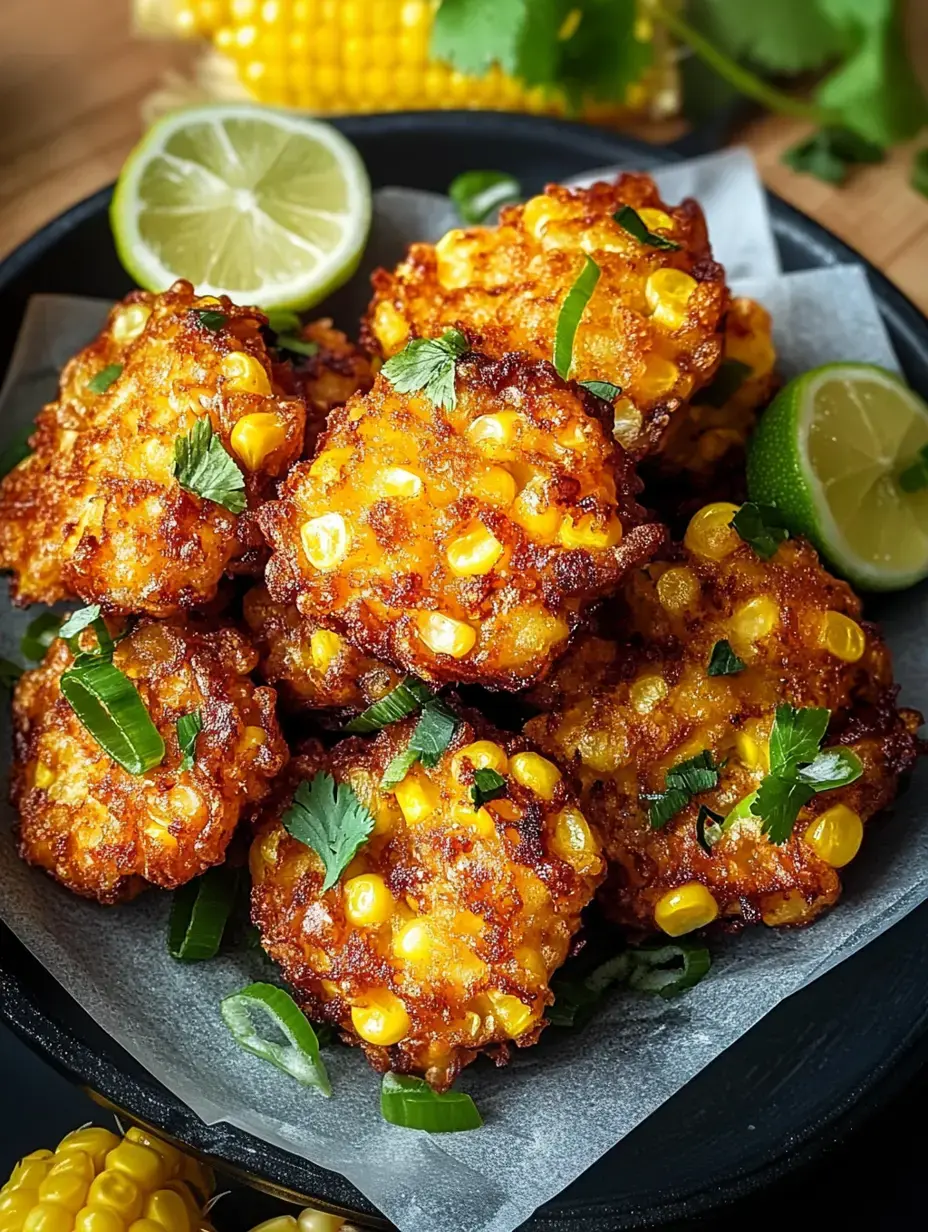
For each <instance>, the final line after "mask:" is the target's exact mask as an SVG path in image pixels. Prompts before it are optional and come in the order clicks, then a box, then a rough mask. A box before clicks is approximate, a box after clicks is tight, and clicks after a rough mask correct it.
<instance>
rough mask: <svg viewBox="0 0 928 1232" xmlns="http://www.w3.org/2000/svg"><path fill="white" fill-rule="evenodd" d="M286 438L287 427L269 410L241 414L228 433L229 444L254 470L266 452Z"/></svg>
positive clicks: (276, 446) (278, 446)
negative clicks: (252, 413) (253, 413)
mask: <svg viewBox="0 0 928 1232" xmlns="http://www.w3.org/2000/svg"><path fill="white" fill-rule="evenodd" d="M286 439H287V429H286V428H285V427H284V425H283V424H282V423H281V421H280V419H279V418H278V417H277V416H276V415H274V414H272V413H270V412H267V413H265V412H260V413H258V414H255V415H243V416H242V418H241V419H240V420H239V421H238V423H237V424H236V425H235V427H234V428H233V429H232V432H231V433H230V435H229V444H230V445H231V446H232V449H233V452H235V453H236V454H237V455H238V456H239V457H240V458H241V460H242V461H243V462H244V463H245V465H246V466H247V467H248V469H249V470H250V471H256V470H257V469H258V467H259V466H260V465H261V463H262V462H263V461H264V459H265V458H266V457H267V456H268V454H272V453H273V452H274V450H275V449H279V448H280V447H281V445H283V444H284V442H285V441H286Z"/></svg>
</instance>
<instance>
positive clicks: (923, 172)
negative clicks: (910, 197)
mask: <svg viewBox="0 0 928 1232" xmlns="http://www.w3.org/2000/svg"><path fill="white" fill-rule="evenodd" d="M909 183H910V184H911V185H912V187H913V188H914V189H915V191H916V192H920V193H921V194H922V196H923V197H928V149H924V150H916V151H915V153H914V154H913V155H912V173H911V175H910V177H909Z"/></svg>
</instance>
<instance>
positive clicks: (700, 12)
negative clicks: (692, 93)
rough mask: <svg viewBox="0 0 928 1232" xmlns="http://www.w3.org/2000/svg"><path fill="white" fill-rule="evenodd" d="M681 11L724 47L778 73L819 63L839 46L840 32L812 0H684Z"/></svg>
mask: <svg viewBox="0 0 928 1232" xmlns="http://www.w3.org/2000/svg"><path fill="white" fill-rule="evenodd" d="M687 14H688V16H689V19H690V21H691V23H692V24H693V26H694V27H695V28H696V29H697V30H699V31H700V32H701V33H703V34H705V35H706V36H707V37H708V38H710V39H711V40H712V41H713V42H714V43H716V44H717V45H718V46H719V47H721V48H722V49H723V50H724V51H727V52H728V53H729V54H730V55H733V56H735V57H736V58H739V59H742V60H749V61H750V62H751V63H752V64H754V65H756V66H757V67H758V68H760V69H765V70H767V71H769V72H770V73H776V74H778V75H779V74H784V75H789V74H793V73H801V72H805V71H807V70H809V69H816V68H822V67H824V65H825V64H827V63H828V62H829V61H830V60H832V59H834V57H835V56H837V55H839V54H840V53H841V52H842V51H843V50H844V40H843V38H842V37H841V34H840V31H839V30H838V29H836V27H835V25H834V24H833V22H831V21H830V20H829V18H828V17H827V16H826V15H825V14H824V13H823V12H822V11H821V6H820V5H819V4H817V3H814V2H812V0H777V3H776V4H745V3H744V0H690V2H689V4H688V5H687Z"/></svg>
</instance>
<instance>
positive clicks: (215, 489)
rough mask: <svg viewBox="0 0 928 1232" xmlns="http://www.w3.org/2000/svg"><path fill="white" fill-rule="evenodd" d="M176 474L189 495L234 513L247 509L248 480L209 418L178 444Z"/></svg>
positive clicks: (175, 455)
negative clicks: (246, 488)
mask: <svg viewBox="0 0 928 1232" xmlns="http://www.w3.org/2000/svg"><path fill="white" fill-rule="evenodd" d="M174 475H175V476H176V478H177V482H178V483H179V484H180V486H181V487H182V488H183V489H184V491H185V492H191V493H193V495H194V496H200V497H202V498H203V500H209V501H213V503H214V504H216V505H221V506H222V507H223V509H228V511H229V512H230V513H241V512H242V511H243V510H244V508H245V479H244V476H243V475H242V472H241V471H240V470H239V469H238V467H237V466H236V465H235V463H234V462H233V461H232V459H231V457H230V456H229V454H228V453H226V451H225V449H224V448H223V444H222V441H221V440H220V439H219V437H218V436H216V434H215V433H214V432H213V425H212V423H211V422H210V419H209V417H208V416H204V418H203V419H198V420H197V421H196V423H195V424H194V425H193V427H192V428H191V429H190V431H189V432H188V433H187V434H186V436H178V437H177V439H176V440H175V441H174Z"/></svg>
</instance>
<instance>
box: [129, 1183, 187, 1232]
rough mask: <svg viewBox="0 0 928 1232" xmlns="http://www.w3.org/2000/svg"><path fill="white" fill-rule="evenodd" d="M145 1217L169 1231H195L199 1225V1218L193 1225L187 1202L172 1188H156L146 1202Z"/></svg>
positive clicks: (158, 1226) (157, 1226) (156, 1225)
mask: <svg viewBox="0 0 928 1232" xmlns="http://www.w3.org/2000/svg"><path fill="white" fill-rule="evenodd" d="M145 1219H146V1220H147V1221H148V1222H149V1223H152V1224H154V1226H155V1227H156V1228H166V1229H167V1232H193V1229H194V1228H197V1227H198V1226H199V1219H198V1220H197V1222H196V1223H195V1224H193V1225H192V1226H191V1221H190V1212H189V1210H188V1209H187V1205H186V1203H185V1202H184V1200H183V1198H182V1197H181V1196H180V1194H178V1193H175V1192H174V1190H172V1189H156V1190H155V1192H154V1193H153V1194H152V1195H151V1196H150V1197H149V1199H148V1201H147V1202H146V1203H145ZM133 1226H134V1225H133Z"/></svg>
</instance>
